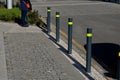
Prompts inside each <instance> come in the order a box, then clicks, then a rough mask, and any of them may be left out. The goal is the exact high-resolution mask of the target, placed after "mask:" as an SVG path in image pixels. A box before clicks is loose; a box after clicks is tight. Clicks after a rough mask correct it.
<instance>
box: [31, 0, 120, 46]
mask: <svg viewBox="0 0 120 80" xmlns="http://www.w3.org/2000/svg"><path fill="white" fill-rule="evenodd" d="M32 4H33V8H34V9H36V10H38V11H39V14H40V15H41V16H46V7H47V6H51V8H52V23H53V24H55V12H56V11H58V12H60V14H61V24H60V25H61V29H62V30H63V31H64V32H66V34H67V28H68V27H67V21H68V18H73V22H74V24H73V38H74V39H75V40H76V41H77V42H79V43H80V44H82V45H83V46H84V45H85V44H86V29H87V28H88V27H90V28H92V29H93V34H94V36H93V43H114V44H118V45H119V44H120V41H119V39H120V36H119V31H120V27H119V26H120V21H119V19H120V5H118V4H115V3H106V2H99V1H42V2H37V3H36V2H33V3H32Z"/></svg>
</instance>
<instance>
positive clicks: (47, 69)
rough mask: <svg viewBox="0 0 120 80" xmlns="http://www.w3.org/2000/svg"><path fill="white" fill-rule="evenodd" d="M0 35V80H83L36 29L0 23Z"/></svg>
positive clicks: (47, 38) (39, 30)
mask: <svg viewBox="0 0 120 80" xmlns="http://www.w3.org/2000/svg"><path fill="white" fill-rule="evenodd" d="M0 33H1V34H0V35H1V37H0V38H2V39H1V40H0V43H1V45H0V50H1V51H0V52H1V54H0V57H1V58H0V64H1V65H2V66H1V67H0V80H85V78H84V77H83V76H82V75H81V74H80V73H79V71H77V70H76V69H75V67H73V66H72V64H70V62H69V61H68V60H67V59H66V58H65V56H64V55H63V54H62V52H60V50H59V49H58V48H57V47H56V46H55V45H54V44H53V43H52V42H51V40H50V39H49V37H47V36H46V35H45V34H44V33H43V32H42V31H41V29H40V28H38V27H35V26H30V27H20V26H19V25H17V24H14V23H3V22H0ZM2 33H3V34H2ZM3 49H4V50H3ZM1 59H2V60H1Z"/></svg>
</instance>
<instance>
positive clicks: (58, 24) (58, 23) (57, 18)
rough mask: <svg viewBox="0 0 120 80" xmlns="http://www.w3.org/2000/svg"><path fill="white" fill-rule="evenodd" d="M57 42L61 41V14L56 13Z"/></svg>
mask: <svg viewBox="0 0 120 80" xmlns="http://www.w3.org/2000/svg"><path fill="white" fill-rule="evenodd" d="M56 41H57V42H59V41H60V13H59V12H56Z"/></svg>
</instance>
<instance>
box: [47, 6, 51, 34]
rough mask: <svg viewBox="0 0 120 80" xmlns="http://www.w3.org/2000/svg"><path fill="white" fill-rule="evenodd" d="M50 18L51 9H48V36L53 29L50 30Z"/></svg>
mask: <svg viewBox="0 0 120 80" xmlns="http://www.w3.org/2000/svg"><path fill="white" fill-rule="evenodd" d="M50 18H51V8H50V7H47V31H48V34H49V33H50V31H51V28H50Z"/></svg>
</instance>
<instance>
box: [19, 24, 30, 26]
mask: <svg viewBox="0 0 120 80" xmlns="http://www.w3.org/2000/svg"><path fill="white" fill-rule="evenodd" d="M21 26H22V27H29V24H25V25H21Z"/></svg>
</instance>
